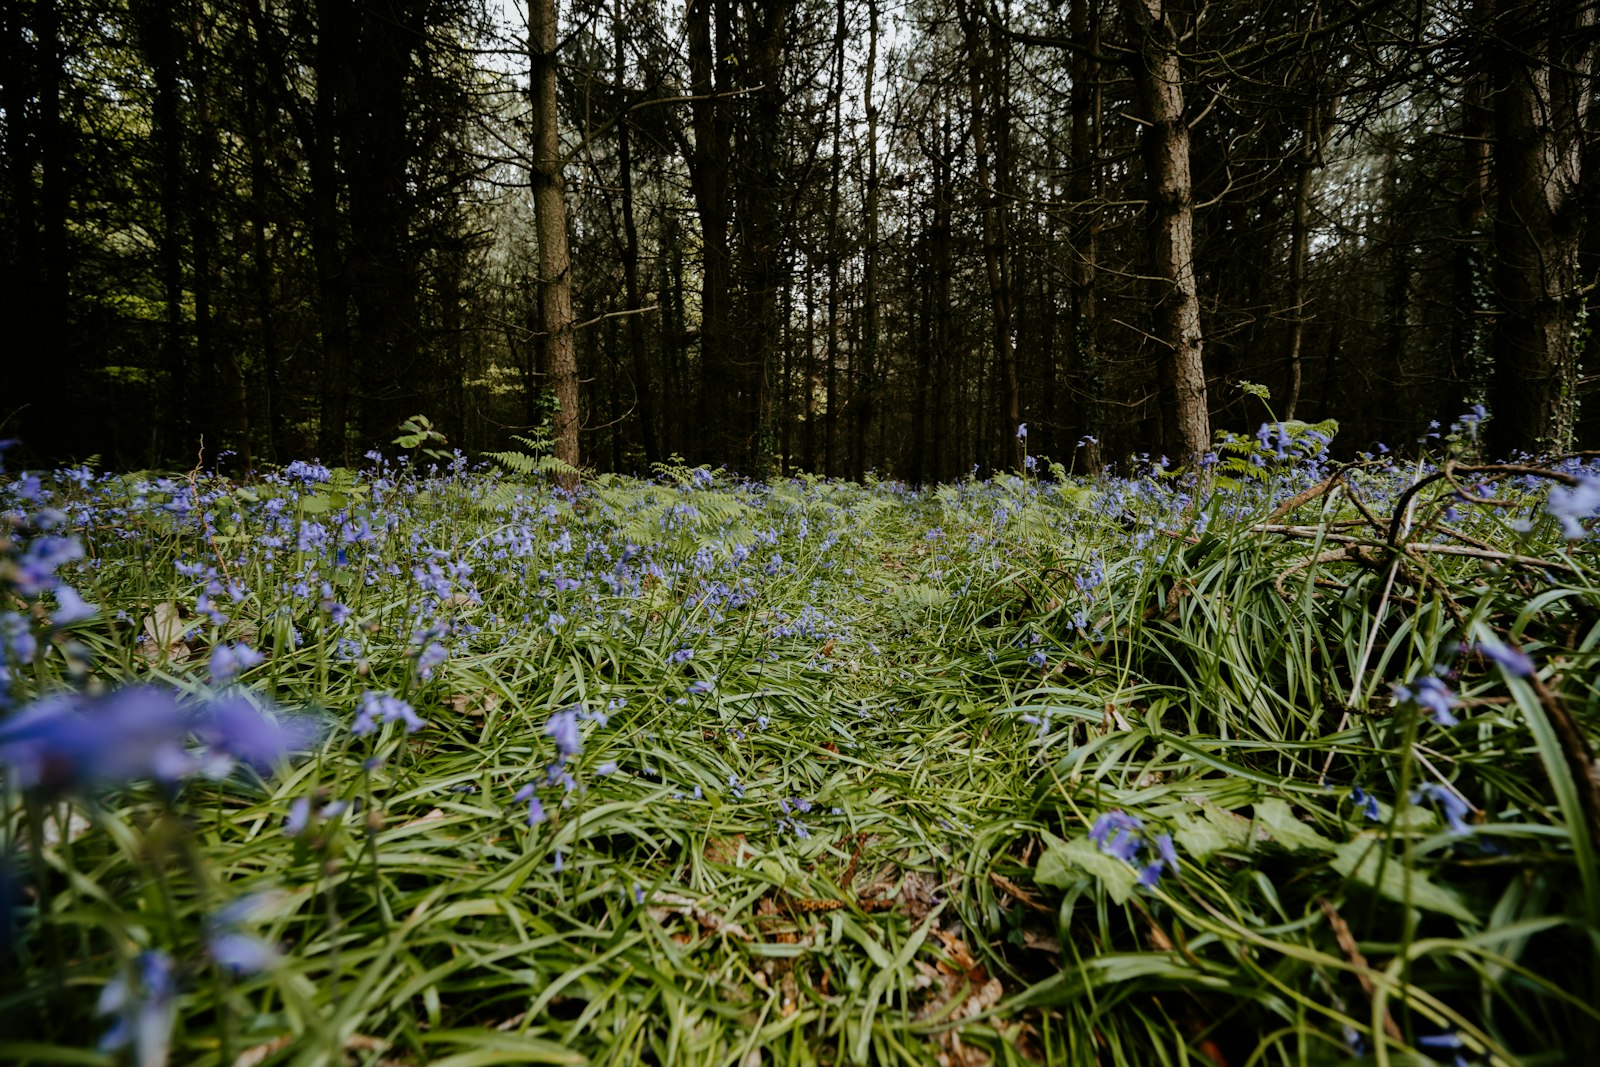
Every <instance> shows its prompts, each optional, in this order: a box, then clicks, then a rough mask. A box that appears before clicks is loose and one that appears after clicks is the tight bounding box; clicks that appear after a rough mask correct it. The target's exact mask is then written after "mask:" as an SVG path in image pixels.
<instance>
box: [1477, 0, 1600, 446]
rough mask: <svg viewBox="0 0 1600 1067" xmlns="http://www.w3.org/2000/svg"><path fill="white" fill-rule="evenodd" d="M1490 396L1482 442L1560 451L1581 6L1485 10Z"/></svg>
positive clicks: (1583, 108)
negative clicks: (1489, 122)
mask: <svg viewBox="0 0 1600 1067" xmlns="http://www.w3.org/2000/svg"><path fill="white" fill-rule="evenodd" d="M1493 26H1494V30H1493V33H1494V44H1493V46H1492V57H1491V62H1492V64H1493V69H1494V77H1495V147H1494V169H1495V178H1496V184H1497V185H1498V188H1499V196H1498V200H1497V203H1496V211H1495V221H1494V245H1495V267H1494V284H1495V295H1496V297H1497V300H1498V304H1499V311H1500V314H1499V317H1498V319H1497V321H1496V323H1495V330H1494V377H1493V381H1494V396H1495V399H1496V405H1495V407H1496V411H1495V414H1496V416H1497V418H1496V419H1495V421H1494V422H1493V423H1491V424H1490V431H1491V436H1490V442H1491V445H1492V446H1493V447H1494V448H1496V449H1498V450H1499V451H1500V452H1501V454H1505V455H1509V454H1510V453H1512V452H1513V451H1515V450H1518V449H1529V450H1547V451H1550V452H1565V451H1568V450H1570V449H1571V448H1572V444H1573V431H1574V428H1575V426H1576V424H1577V368H1578V362H1577V344H1576V338H1575V332H1576V329H1575V328H1576V327H1577V325H1578V312H1579V310H1580V308H1581V295H1580V279H1579V277H1578V249H1579V239H1580V237H1581V226H1580V222H1581V218H1582V212H1581V210H1580V201H1579V193H1580V186H1579V179H1580V177H1581V170H1582V154H1583V138H1584V133H1585V132H1586V126H1587V122H1588V113H1589V102H1590V96H1591V91H1592V89H1591V85H1590V81H1591V77H1592V74H1593V71H1594V52H1595V8H1594V5H1593V4H1572V5H1565V4H1549V3H1543V2H1538V0H1524V2H1520V3H1516V2H1508V3H1504V4H1502V5H1501V6H1500V9H1499V11H1498V12H1497V13H1496V18H1495V20H1494V23H1493Z"/></svg>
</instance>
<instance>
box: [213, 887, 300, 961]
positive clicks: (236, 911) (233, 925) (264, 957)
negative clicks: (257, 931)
mask: <svg viewBox="0 0 1600 1067" xmlns="http://www.w3.org/2000/svg"><path fill="white" fill-rule="evenodd" d="M272 899H273V894H270V893H251V894H248V895H247V896H242V897H240V898H239V899H238V900H235V901H233V902H232V903H231V904H228V905H227V906H226V907H224V908H221V909H219V910H218V911H217V912H216V913H215V914H213V915H212V916H211V918H210V919H209V920H207V922H206V954H207V955H209V956H210V957H211V959H212V960H213V961H214V962H215V963H216V964H217V966H219V967H221V968H222V969H223V970H225V971H230V972H232V973H233V974H235V975H247V974H259V973H260V972H262V971H264V970H266V969H268V968H269V967H272V966H273V965H274V964H276V963H277V962H278V960H279V959H281V958H282V954H281V953H280V952H279V951H278V947H277V946H276V945H274V944H272V943H271V942H269V941H266V940H263V939H262V938H259V937H256V936H255V935H254V934H249V933H245V932H244V930H243V929H241V928H242V927H243V926H244V925H245V924H246V923H249V922H251V921H253V920H255V919H256V918H257V917H258V915H259V914H260V913H261V911H262V910H263V906H264V905H268V904H270V903H271V901H272Z"/></svg>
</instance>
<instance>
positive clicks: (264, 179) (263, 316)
mask: <svg viewBox="0 0 1600 1067" xmlns="http://www.w3.org/2000/svg"><path fill="white" fill-rule="evenodd" d="M249 18H250V22H249V25H248V26H247V27H246V28H244V29H241V30H240V31H239V32H240V33H241V34H243V35H246V41H245V48H247V49H248V51H247V53H246V54H248V55H249V56H250V57H251V66H250V70H249V71H248V72H247V75H246V79H247V80H246V82H245V91H246V97H245V110H246V111H247V112H248V120H249V122H250V137H249V144H248V145H247V148H248V151H249V161H250V250H251V257H250V258H251V261H250V290H251V293H252V295H253V296H254V298H255V312H256V320H257V326H258V328H259V329H260V331H261V366H262V371H263V384H264V385H265V386H266V389H265V393H266V395H265V396H264V397H263V401H262V412H261V413H262V416H263V418H264V419H265V422H266V427H267V436H266V443H267V458H268V459H269V460H270V461H271V462H273V463H277V462H279V461H280V459H279V457H281V456H283V455H285V454H287V453H288V452H289V450H290V445H289V444H288V441H287V439H286V435H287V429H288V424H289V418H288V416H287V412H285V411H284V410H283V402H284V396H283V377H282V368H283V353H282V351H281V350H280V347H279V342H278V315H277V302H276V300H275V299H274V297H273V285H272V282H273V266H272V247H271V243H270V242H269V240H268V238H267V227H268V225H269V209H268V196H269V183H270V180H271V168H270V166H269V165H268V162H267V145H268V143H269V142H268V138H269V137H271V136H273V132H274V125H275V123H274V122H273V117H274V115H275V110H274V107H273V102H272V101H273V97H272V90H271V87H270V80H269V78H268V70H269V68H268V66H267V64H266V62H265V61H264V60H263V59H262V58H261V57H262V55H263V53H264V52H265V50H266V49H267V48H269V47H271V45H270V44H269V42H268V41H267V40H266V35H265V34H264V33H263V32H262V24H263V23H264V21H265V19H264V12H263V11H262V9H261V0H251V4H250V8H249ZM252 32H253V35H254V39H253V40H251V39H250V37H249V35H251V34H252Z"/></svg>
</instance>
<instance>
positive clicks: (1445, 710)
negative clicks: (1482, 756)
mask: <svg viewBox="0 0 1600 1067" xmlns="http://www.w3.org/2000/svg"><path fill="white" fill-rule="evenodd" d="M1393 692H1394V698H1395V700H1397V701H1398V702H1400V703H1402V704H1414V705H1416V706H1417V707H1418V708H1420V709H1421V710H1422V712H1423V714H1424V715H1426V716H1427V717H1428V718H1429V719H1432V720H1433V721H1434V722H1435V723H1437V724H1439V725H1440V726H1443V727H1447V728H1448V727H1451V726H1454V725H1456V723H1457V722H1458V721H1459V720H1457V718H1456V717H1455V715H1453V714H1452V713H1451V711H1450V709H1451V708H1452V707H1454V706H1455V705H1456V703H1457V700H1456V695H1455V694H1454V693H1452V692H1451V691H1450V689H1449V687H1448V686H1446V685H1445V684H1444V682H1442V681H1440V680H1439V679H1438V678H1436V677H1434V676H1433V675H1431V674H1428V675H1423V676H1422V677H1421V678H1418V679H1417V680H1416V682H1415V683H1414V685H1413V686H1403V685H1397V686H1394V687H1393Z"/></svg>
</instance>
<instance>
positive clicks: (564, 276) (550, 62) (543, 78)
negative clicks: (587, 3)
mask: <svg viewBox="0 0 1600 1067" xmlns="http://www.w3.org/2000/svg"><path fill="white" fill-rule="evenodd" d="M528 61H529V73H530V75H531V82H532V89H533V167H532V181H533V211H534V216H535V226H536V228H537V231H538V237H539V291H540V297H541V299H540V305H541V311H542V314H541V316H540V318H541V323H542V326H543V332H544V343H545V355H546V369H547V372H548V373H549V376H550V384H551V387H552V389H553V391H554V392H555V397H556V405H557V406H556V413H555V419H554V426H553V427H552V436H553V437H554V439H555V454H556V458H557V459H560V460H562V461H563V462H565V463H568V464H570V465H571V466H574V467H576V466H577V465H578V459H579V454H578V360H577V352H576V349H575V348H574V346H573V336H572V261H571V258H570V256H569V254H568V251H567V196H566V180H565V177H564V175H563V173H562V164H561V142H560V137H559V134H558V129H557V126H556V117H557V115H556V5H555V0H531V3H530V4H529V5H528Z"/></svg>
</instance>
